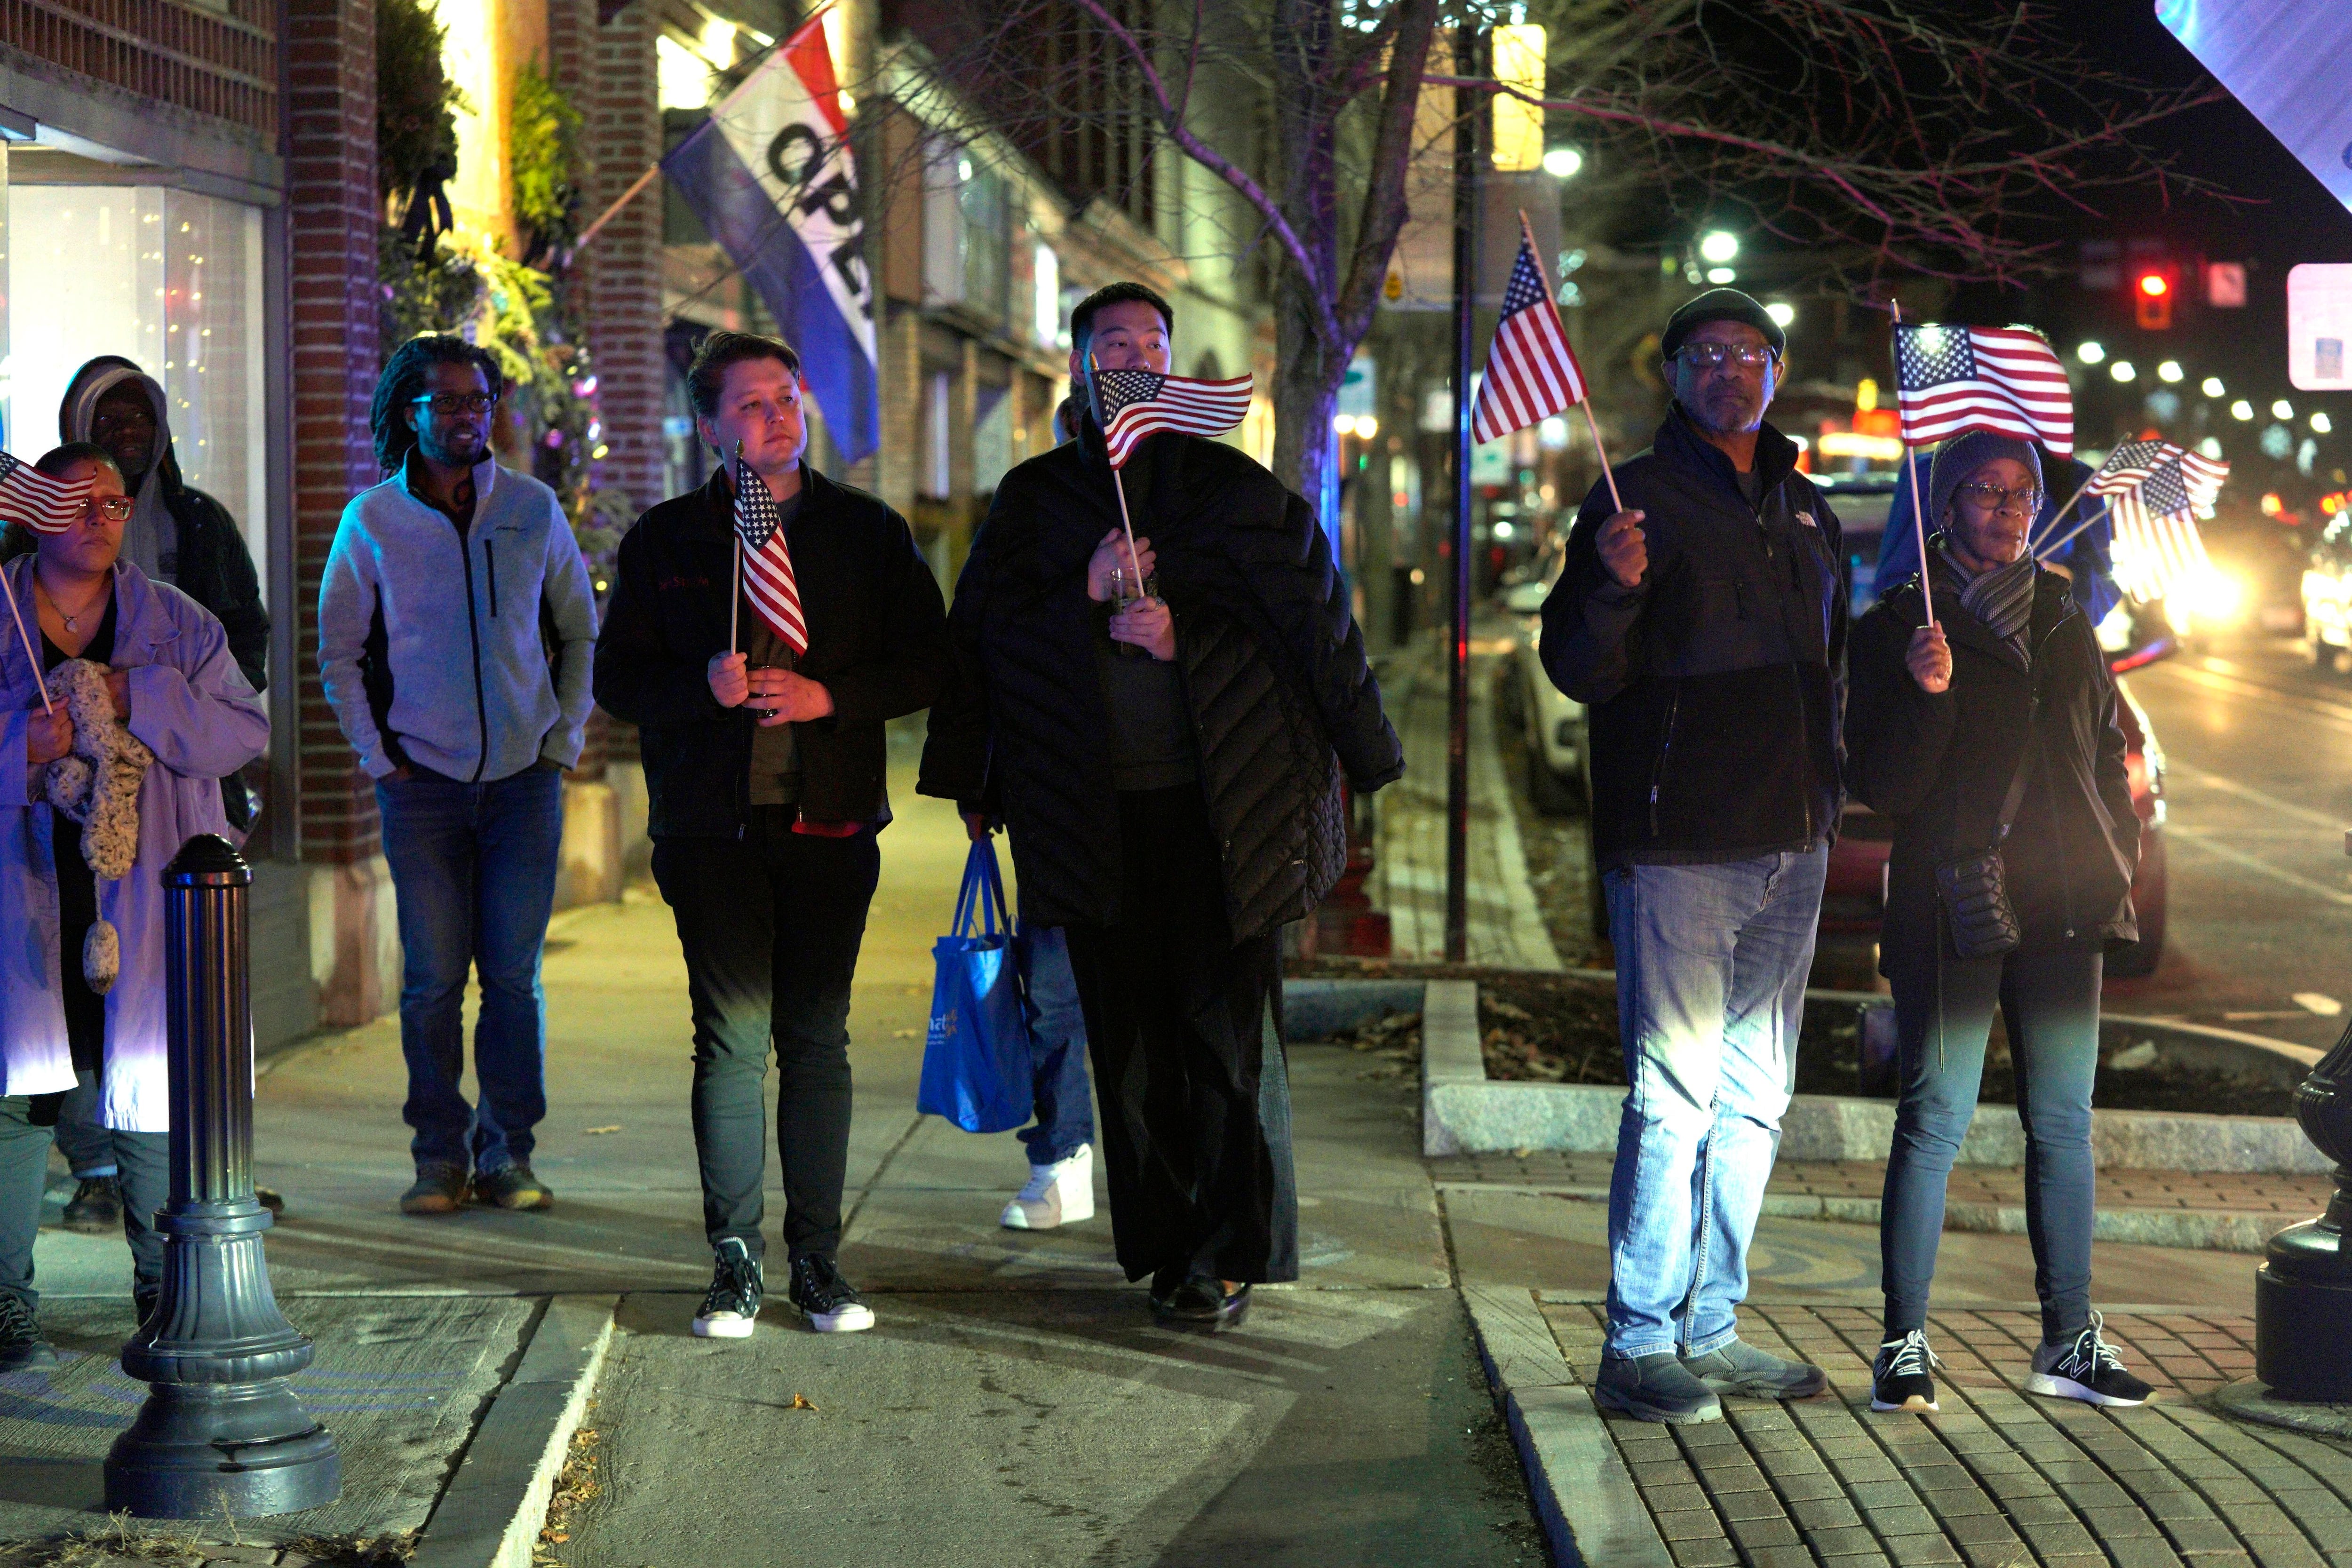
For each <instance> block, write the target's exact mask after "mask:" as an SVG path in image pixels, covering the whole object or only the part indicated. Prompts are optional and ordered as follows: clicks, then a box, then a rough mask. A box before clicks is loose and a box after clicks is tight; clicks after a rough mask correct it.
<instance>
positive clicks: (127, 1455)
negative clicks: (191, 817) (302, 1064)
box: [106, 833, 342, 1519]
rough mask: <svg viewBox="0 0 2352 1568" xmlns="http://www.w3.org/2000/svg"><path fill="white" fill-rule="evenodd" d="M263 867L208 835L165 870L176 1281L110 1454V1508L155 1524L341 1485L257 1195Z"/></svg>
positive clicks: (168, 1270) (144, 1350) (151, 1329)
mask: <svg viewBox="0 0 2352 1568" xmlns="http://www.w3.org/2000/svg"><path fill="white" fill-rule="evenodd" d="M252 884H253V872H252V870H251V868H248V867H247V865H246V863H245V861H244V859H243V858H242V857H240V856H239V855H238V854H237V852H236V850H235V849H233V848H231V847H229V844H228V841H227V840H226V839H224V838H221V837H217V836H215V835H214V834H209V833H205V834H199V835H197V836H196V837H194V838H191V839H189V840H188V841H187V842H186V843H185V844H184V845H182V846H181V847H180V852H179V854H178V855H177V856H175V857H173V860H172V863H171V865H169V866H167V867H165V868H164V869H163V888H164V898H165V900H166V905H167V916H166V921H167V923H166V938H165V942H166V947H167V954H168V958H167V963H168V969H169V986H170V995H169V1008H170V1011H169V1016H168V1028H169V1046H168V1049H169V1052H170V1065H171V1107H172V1154H171V1158H172V1192H171V1200H170V1202H169V1203H167V1204H166V1205H164V1207H163V1212H162V1213H160V1214H159V1215H156V1216H155V1228H156V1229H158V1230H160V1231H162V1232H163V1238H164V1239H163V1296H162V1299H161V1300H159V1301H158V1302H157V1303H156V1306H155V1310H154V1311H153V1313H152V1315H151V1316H150V1317H149V1318H148V1320H147V1321H145V1322H144V1323H142V1324H141V1325H140V1327H139V1331H138V1332H137V1333H135V1334H133V1335H132V1336H131V1342H130V1343H128V1344H126V1345H124V1346H123V1347H122V1370H123V1372H124V1373H125V1374H126V1375H128V1376H131V1377H133V1378H137V1379H139V1380H141V1381H142V1382H144V1383H146V1384H149V1385H150V1389H151V1392H150V1393H149V1394H148V1396H147V1402H146V1404H145V1405H142V1407H141V1408H140V1411H139V1415H138V1418H137V1419H136V1420H134V1421H133V1422H132V1423H131V1428H130V1430H128V1431H126V1432H124V1433H123V1434H122V1436H120V1437H118V1438H116V1439H115V1442H114V1447H113V1450H112V1452H110V1453H109V1454H108V1455H107V1457H106V1506H107V1508H108V1509H109V1510H121V1511H127V1512H129V1513H132V1514H135V1515H138V1516H140V1517H142V1518H145V1519H198V1518H206V1517H212V1516H216V1515H219V1514H222V1513H223V1512H226V1513H227V1514H228V1515H230V1516H232V1517H236V1516H247V1517H249V1516H253V1515H258V1514H274V1513H292V1512H295V1511H297V1510H301V1509H306V1508H316V1507H318V1506H320V1504H322V1503H328V1502H332V1501H333V1500H335V1498H336V1497H337V1495H339V1494H340V1493H341V1490H342V1463H341V1459H340V1458H338V1456H337V1454H336V1452H335V1440H334V1438H333V1437H332V1436H330V1435H329V1434H328V1432H327V1429H326V1428H325V1427H324V1426H320V1424H319V1423H318V1422H317V1421H315V1420H313V1419H312V1418H311V1416H310V1414H309V1413H308V1412H307V1411H305V1410H304V1409H303V1408H302V1405H301V1402H300V1401H299V1400H298V1399H297V1398H295V1396H294V1390H293V1388H292V1387H291V1386H290V1385H289V1384H288V1382H287V1379H288V1378H289V1377H290V1376H291V1375H292V1374H293V1373H297V1372H299V1371H301V1370H302V1369H303V1368H304V1367H306V1366H308V1365H310V1353H311V1352H310V1340H309V1339H307V1338H305V1337H304V1336H303V1335H301V1334H299V1333H298V1332H296V1331H295V1330H294V1328H293V1326H292V1325H291V1324H289V1323H288V1322H287V1321H286V1317H285V1314H284V1313H282V1312H280V1311H279V1310H278V1299H277V1297H276V1296H275V1294H273V1293H272V1291H271V1290H270V1288H269V1264H268V1259H267V1258H264V1257H263V1255H262V1248H261V1233H262V1232H263V1231H265V1230H267V1229H268V1228H269V1225H270V1215H269V1211H268V1209H266V1208H264V1207H262V1206H261V1204H260V1202H259V1201H258V1200H257V1198H256V1197H255V1196H254V1191H253V1030H252V1024H251V1014H250V1012H249V1011H248V1007H247V985H248V981H249V976H248V973H247V927H246V920H247V915H246V899H247V889H250V888H251V886H252Z"/></svg>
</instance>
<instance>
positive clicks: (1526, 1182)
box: [1429, 1150, 2335, 1228]
mask: <svg viewBox="0 0 2352 1568" xmlns="http://www.w3.org/2000/svg"><path fill="white" fill-rule="evenodd" d="M1609 1167H1610V1156H1609V1155H1607V1154H1571V1153H1561V1152H1556V1151H1551V1150H1529V1151H1528V1152H1524V1153H1508V1154H1459V1155H1454V1156H1450V1157H1448V1158H1445V1159H1439V1160H1432V1161H1430V1162H1429V1169H1430V1173H1431V1174H1432V1175H1433V1177H1434V1178H1435V1179H1436V1180H1437V1181H1438V1182H1440V1183H1441V1184H1455V1183H1475V1184H1481V1185H1496V1186H1517V1187H1531V1188H1535V1189H1538V1190H1540V1191H1548V1192H1560V1193H1569V1194H1578V1195H1599V1194H1605V1193H1607V1192H1608V1190H1609ZM1885 1177H1886V1166H1885V1163H1882V1162H1879V1161H1875V1160H1839V1161H1793V1160H1783V1161H1781V1162H1780V1163H1778V1164H1776V1165H1775V1166H1773V1168H1772V1181H1771V1184H1770V1185H1769V1187H1767V1188H1766V1189H1765V1193H1766V1201H1767V1204H1768V1205H1769V1207H1770V1208H1771V1209H1772V1210H1773V1211H1774V1212H1781V1213H1788V1212H1801V1211H1803V1210H1804V1209H1805V1208H1806V1207H1807V1205H1806V1204H1805V1202H1804V1201H1803V1200H1817V1201H1818V1205H1819V1207H1820V1212H1821V1214H1822V1217H1824V1218H1831V1219H1856V1220H1864V1221H1867V1222H1871V1223H1875V1221H1876V1219H1877V1217H1878V1210H1877V1205H1878V1195H1879V1192H1880V1189H1881V1187H1882V1186H1883V1185H1884V1184H1885ZM2334 1190H2335V1189H2334V1184H2333V1182H2332V1181H2331V1179H2330V1178H2328V1177H2326V1176H2324V1175H2284V1174H2252V1175H2248V1174H2209V1173H2200V1172H2193V1171H2101V1172H2100V1173H2099V1209H2100V1211H2101V1213H2102V1214H2103V1215H2106V1214H2109V1213H2113V1212H2119V1211H2137V1212H2141V1213H2149V1212H2155V1213H2172V1214H2182V1215H2189V1214H2210V1215H2278V1216H2281V1218H2282V1219H2284V1220H2290V1221H2291V1220H2294V1219H2300V1218H2303V1217H2305V1216H2306V1215H2316V1214H2318V1213H2319V1212H2320V1211H2321V1210H2322V1209H2325V1208H2326V1206H2327V1199H2328V1194H2330V1193H2331V1192H2333V1191H2334ZM1776 1199H1777V1200H1779V1201H1778V1202H1775V1201H1774V1200H1776ZM1946 1201H1947V1202H1948V1205H1950V1207H1951V1208H1952V1209H1953V1210H1955V1211H1960V1210H1965V1209H1969V1208H1978V1209H1986V1210H2010V1209H2018V1208H2021V1207H2022V1206H2023V1205H2024V1202H2025V1173H2024V1172H2023V1171H2021V1170H2020V1169H2018V1168H2016V1167H2014V1166H2000V1165H1961V1166H1958V1167H1956V1168H1955V1169H1954V1170H1953V1172H1952V1180H1951V1184H1950V1186H1949V1188H1948V1197H1947V1200H1946ZM1967 1228H1978V1227H1976V1226H1968V1227H1967Z"/></svg>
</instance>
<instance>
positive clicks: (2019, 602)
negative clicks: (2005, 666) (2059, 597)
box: [1937, 546, 2033, 664]
mask: <svg viewBox="0 0 2352 1568" xmlns="http://www.w3.org/2000/svg"><path fill="white" fill-rule="evenodd" d="M1937 554H1938V555H1940V556H1942V557H1943V561H1944V564H1945V566H1947V567H1948V568H1949V569H1950V571H1951V574H1952V575H1953V576H1954V577H1955V578H1957V579H1958V581H1959V584H1960V608H1962V609H1964V610H1966V611H1968V613H1969V614H1970V615H1972V616H1975V617H1976V618H1977V619H1978V620H1979V621H1981V622H1983V623H1984V625H1985V626H1986V627H1987V628H1989V629H1990V631H1991V632H1992V635H1993V636H1995V637H1999V638H2000V640H2001V641H2003V642H2005V643H2007V644H2008V645H2009V646H2010V647H2011V649H2012V650H2013V651H2014V652H2015V653H2016V655H2017V658H2018V662H2019V663H2020V664H2025V663H2029V662H2031V655H2030V654H2029V653H2028V651H2027V648H2026V635H2025V634H2026V627H2027V626H2028V624H2029V623H2030V622H2032V619H2033V557H2032V554H2031V553H2028V554H2025V555H2021V556H2019V557H2018V558H2017V559H2016V560H2015V561H2012V562H2011V563H2009V564H2008V565H2006V566H1995V567H1992V568H1990V569H1989V570H1987V571H1983V572H1975V573H1972V572H1970V571H1969V569H1968V568H1967V567H1965V566H1963V565H1961V564H1960V563H1959V562H1958V559H1956V558H1955V557H1954V556H1953V554H1952V552H1951V550H1950V549H1949V547H1948V546H1941V547H1939V548H1938V549H1937Z"/></svg>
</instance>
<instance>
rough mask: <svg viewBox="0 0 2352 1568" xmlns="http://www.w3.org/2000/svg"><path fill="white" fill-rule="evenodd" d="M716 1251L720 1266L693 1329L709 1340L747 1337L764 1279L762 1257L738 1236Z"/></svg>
mask: <svg viewBox="0 0 2352 1568" xmlns="http://www.w3.org/2000/svg"><path fill="white" fill-rule="evenodd" d="M714 1251H715V1253H716V1256H717V1258H718V1266H717V1267H716V1268H713V1269H712V1270H711V1272H710V1289H709V1291H708V1292H706V1293H705V1294H704V1296H703V1298H702V1310H700V1311H699V1312H697V1313H696V1314H695V1315H694V1331H695V1332H696V1333H697V1334H698V1335H699V1336H701V1337H702V1338H703V1339H706V1340H748V1339H750V1338H751V1323H752V1320H753V1319H755V1318H757V1317H758V1316H759V1315H760V1292H761V1289H762V1288H763V1285H764V1283H765V1281H764V1280H763V1279H762V1277H761V1269H760V1260H759V1259H758V1258H754V1257H752V1256H751V1249H750V1248H749V1247H745V1246H744V1245H743V1242H742V1239H741V1238H740V1237H732V1236H730V1237H728V1238H727V1239H726V1240H724V1241H722V1242H720V1243H719V1246H718V1247H716V1248H715V1249H714Z"/></svg>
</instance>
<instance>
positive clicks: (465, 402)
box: [408, 392, 499, 419]
mask: <svg viewBox="0 0 2352 1568" xmlns="http://www.w3.org/2000/svg"><path fill="white" fill-rule="evenodd" d="M408 401H409V402H411V403H427V404H430V405H432V406H433V412H434V413H436V414H437V415H439V416H441V417H442V418H444V419H447V418H450V417H452V416H456V415H458V414H488V412H489V411H490V410H491V409H493V408H496V407H497V406H498V405H499V395H498V394H497V393H495V392H432V393H427V394H425V395H424V396H422V397H412V398H410V399H409V400H408Z"/></svg>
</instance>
